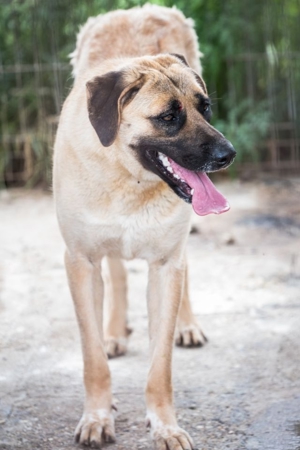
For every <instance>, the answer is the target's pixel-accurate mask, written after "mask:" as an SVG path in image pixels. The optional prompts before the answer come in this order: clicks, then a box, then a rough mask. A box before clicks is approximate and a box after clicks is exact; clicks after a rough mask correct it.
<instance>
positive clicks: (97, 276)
mask: <svg viewBox="0 0 300 450" xmlns="http://www.w3.org/2000/svg"><path fill="white" fill-rule="evenodd" d="M72 56H73V58H72V63H73V66H74V74H75V75H76V79H75V84H74V87H73V90H72V92H71V93H70V95H69V97H68V98H67V100H66V102H65V104H64V106H63V110H62V114H61V118H60V123H59V128H58V133H57V138H56V143H55V155H54V182H53V187H54V194H55V201H56V208H57V215H58V220H59V224H60V228H61V232H62V235H63V237H64V240H65V243H66V246H67V251H66V256H65V263H66V269H67V274H68V279H69V285H70V290H71V293H72V297H73V300H74V304H75V309H76V314H77V318H78V323H79V327H80V332H81V339H82V349H83V358H84V382H85V389H86V399H85V408H84V413H83V416H82V418H81V420H80V422H79V425H78V427H77V430H76V438H77V440H78V441H79V442H80V443H82V444H86V445H91V446H99V445H100V443H101V438H104V439H105V440H108V441H109V440H113V439H114V437H115V433H114V418H113V415H112V408H113V402H112V394H111V382H110V372H109V368H108V364H107V354H108V355H109V356H117V355H120V354H123V353H125V351H126V340H127V336H128V334H129V330H128V328H127V323H126V308H127V298H126V273H125V270H124V267H123V265H122V262H121V259H131V258H143V259H146V260H147V262H148V264H149V284H148V291H147V300H148V312H149V334H150V352H151V365H150V371H149V376H148V381H147V388H146V403H147V422H148V424H149V426H150V427H151V435H152V438H153V440H154V443H155V446H156V448H157V449H159V450H163V449H164V450H165V449H167V448H168V449H170V450H175V449H176V450H177V449H184V450H189V449H192V448H193V444H192V440H191V438H190V437H189V435H188V434H187V433H186V432H185V431H184V430H182V429H181V428H179V427H178V425H177V422H176V418H175V412H174V407H173V400H172V383H171V354H172V346H173V339H174V333H175V325H176V319H177V316H178V320H177V343H178V344H182V345H184V346H193V345H196V346H198V345H202V344H204V342H205V337H204V335H203V333H202V332H201V330H200V328H199V326H198V325H197V322H196V320H195V318H194V316H193V314H192V312H191V307H190V303H189V298H188V286H187V268H186V261H185V244H186V240H187V236H188V233H189V228H190V216H191V206H190V205H189V204H188V202H191V198H192V192H191V190H189V189H187V188H186V186H183V187H182V185H180V184H178V180H177V181H176V180H172V179H170V174H168V173H167V172H168V171H167V170H165V169H164V170H162V165H161V164H160V163H159V161H158V159H157V158H158V155H159V153H158V152H161V153H162V154H163V155H167V156H168V157H169V158H171V159H172V160H175V161H176V163H177V164H179V165H181V166H182V167H185V168H186V169H189V170H190V171H209V170H217V169H219V168H220V167H221V166H222V167H224V166H226V165H228V164H229V163H230V162H231V160H232V157H233V154H234V151H233V149H232V147H231V145H230V144H229V143H228V141H226V140H225V138H224V137H223V136H222V135H221V134H220V133H219V132H218V131H217V130H215V129H214V128H213V127H212V126H211V125H210V124H209V118H210V105H209V99H208V95H207V91H206V87H205V84H204V82H203V80H202V78H201V67H200V65H199V56H200V53H199V51H198V44H197V38H196V35H195V32H194V29H193V27H192V23H191V21H190V20H187V19H185V17H184V16H183V15H182V14H181V13H180V12H179V11H177V10H176V9H168V8H162V7H158V6H149V5H148V6H145V7H143V8H136V9H133V10H129V11H116V12H113V13H109V14H106V15H104V16H101V15H100V16H98V17H96V18H93V19H89V21H88V22H87V24H86V25H85V26H84V27H83V28H82V30H81V31H80V33H79V35H78V41H77V47H76V50H75V52H74V53H73V55H72ZM220 148H221V149H222V151H223V153H224V152H225V153H226V155H227V156H226V158H225V160H224V155H223V157H222V158H220V156H219V153H218V152H220ZM228 155H229V156H228ZM180 197H181V198H180ZM183 200H186V202H184V201H183ZM104 257H107V261H108V267H109V271H110V281H109V282H108V283H107V291H106V295H108V297H109V317H108V321H107V326H106V329H105V331H103V324H102V322H103V320H102V319H103V313H102V309H103V308H102V303H103V292H104V287H103V286H104V283H103V277H102V275H101V263H102V259H103V258H104ZM178 311H179V314H178Z"/></svg>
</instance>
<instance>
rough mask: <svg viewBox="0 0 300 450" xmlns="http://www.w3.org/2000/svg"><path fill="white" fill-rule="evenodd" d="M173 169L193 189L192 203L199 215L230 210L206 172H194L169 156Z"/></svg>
mask: <svg viewBox="0 0 300 450" xmlns="http://www.w3.org/2000/svg"><path fill="white" fill-rule="evenodd" d="M169 162H170V164H171V166H172V169H173V171H174V172H175V173H176V174H177V175H179V176H180V178H182V179H183V180H184V181H185V182H186V183H187V184H188V185H189V186H190V187H191V188H192V189H194V194H193V198H192V205H193V208H194V211H195V213H196V214H198V215H199V216H206V215H207V214H212V213H213V214H221V213H223V212H226V211H228V210H229V208H230V206H229V203H228V202H227V200H226V198H225V197H223V195H222V194H220V192H219V191H217V189H216V188H215V186H214V185H213V183H212V182H211V181H210V179H209V178H208V176H207V175H206V173H204V172H192V171H190V170H188V169H184V168H183V167H181V166H179V165H178V164H176V163H175V161H172V160H171V159H170V158H169Z"/></svg>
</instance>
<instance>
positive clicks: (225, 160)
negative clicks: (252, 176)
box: [214, 141, 236, 169]
mask: <svg viewBox="0 0 300 450" xmlns="http://www.w3.org/2000/svg"><path fill="white" fill-rule="evenodd" d="M235 155H236V151H235V150H234V148H233V145H232V144H231V142H229V141H225V142H222V143H221V144H219V145H218V146H217V148H216V150H215V152H214V159H215V161H216V163H217V165H218V167H219V168H220V169H221V168H222V167H226V166H228V165H229V164H230V163H231V162H232V161H233V158H234V157H235Z"/></svg>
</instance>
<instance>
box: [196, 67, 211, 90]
mask: <svg viewBox="0 0 300 450" xmlns="http://www.w3.org/2000/svg"><path fill="white" fill-rule="evenodd" d="M193 73H194V75H195V78H196V80H197V83H198V84H199V86H201V87H202V89H203V91H204V92H205V94H206V95H208V93H207V88H206V84H205V83H204V80H203V79H202V78H201V77H200V75H198V73H197V72H195V70H193Z"/></svg>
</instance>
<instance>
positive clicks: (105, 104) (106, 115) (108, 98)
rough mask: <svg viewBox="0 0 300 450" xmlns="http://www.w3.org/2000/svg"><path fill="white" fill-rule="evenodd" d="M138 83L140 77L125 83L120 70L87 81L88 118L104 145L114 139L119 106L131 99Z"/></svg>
mask: <svg viewBox="0 0 300 450" xmlns="http://www.w3.org/2000/svg"><path fill="white" fill-rule="evenodd" d="M140 85H141V83H140V79H138V80H136V81H134V82H133V83H131V84H129V85H128V84H126V81H125V80H124V73H123V72H122V71H120V72H109V73H107V74H105V75H102V76H100V77H95V78H93V79H92V80H90V81H88V82H87V84H86V87H87V96H88V113H89V119H90V122H91V124H92V125H93V127H94V129H95V131H96V133H97V134H98V137H99V139H100V142H101V144H102V145H104V147H109V146H110V145H112V144H113V142H114V140H115V139H116V136H117V133H118V130H119V125H120V115H121V108H122V106H124V105H125V103H126V104H127V103H128V102H129V101H130V100H132V98H133V96H134V95H135V94H136V93H137V92H138V90H139V89H140V87H141V86H140Z"/></svg>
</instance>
